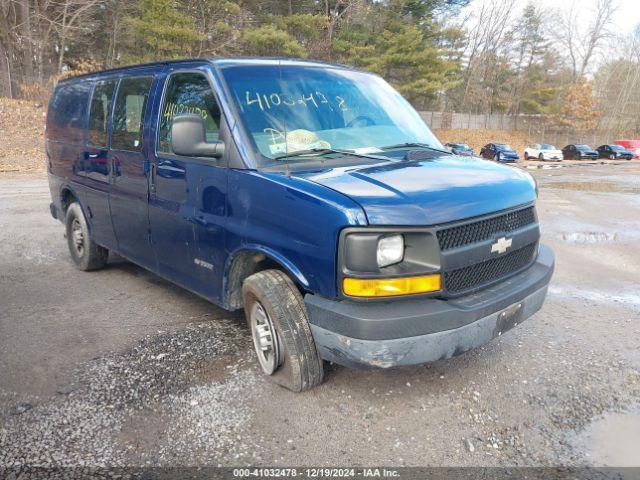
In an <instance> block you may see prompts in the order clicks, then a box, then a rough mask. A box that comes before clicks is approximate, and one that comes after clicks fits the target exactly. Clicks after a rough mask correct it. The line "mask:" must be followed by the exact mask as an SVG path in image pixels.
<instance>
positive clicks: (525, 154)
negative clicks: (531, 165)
mask: <svg viewBox="0 0 640 480" xmlns="http://www.w3.org/2000/svg"><path fill="white" fill-rule="evenodd" d="M524 159H525V160H529V154H528V153H527V152H524Z"/></svg>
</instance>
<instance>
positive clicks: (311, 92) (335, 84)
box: [222, 65, 443, 166]
mask: <svg viewBox="0 0 640 480" xmlns="http://www.w3.org/2000/svg"><path fill="white" fill-rule="evenodd" d="M222 73H223V76H224V78H225V80H226V82H227V85H228V86H229V90H230V91H231V95H232V97H233V100H234V101H235V103H236V106H237V110H238V112H239V115H240V117H241V120H242V122H243V123H244V126H245V128H246V129H247V131H248V132H249V133H250V134H251V136H252V137H253V140H254V141H255V143H256V146H257V148H258V149H259V151H260V153H261V154H262V155H263V166H265V165H272V164H275V163H278V162H280V161H283V160H285V158H282V156H283V155H285V154H291V153H295V152H298V151H307V152H308V151H309V150H314V149H318V150H319V151H320V150H321V149H325V150H324V152H325V153H326V149H336V150H352V151H355V152H357V153H376V152H382V150H381V147H385V146H389V145H398V144H404V143H419V144H425V145H428V146H431V147H434V148H439V149H442V148H443V146H442V144H441V143H440V141H439V140H438V139H437V138H436V137H435V135H434V134H433V133H432V132H431V130H429V127H427V126H426V125H425V123H424V122H423V121H422V119H421V118H420V115H418V113H417V112H416V111H415V110H414V109H413V107H411V105H409V103H408V102H407V101H406V100H405V99H404V98H403V97H402V96H401V95H400V94H399V93H398V92H396V91H395V90H394V89H393V88H392V87H391V86H389V84H387V83H386V82H385V81H384V80H382V79H381V78H380V77H378V76H375V75H371V74H367V73H362V72H355V71H352V70H347V69H341V68H333V67H316V66H291V65H288V66H273V65H251V66H238V67H227V68H224V69H223V70H222ZM314 155H316V154H314V153H308V154H307V155H302V156H299V157H287V158H286V160H288V161H292V160H295V161H304V160H313V156H314ZM277 157H281V158H280V159H278V158H277ZM327 161H330V160H329V159H327Z"/></svg>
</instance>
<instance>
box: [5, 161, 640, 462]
mask: <svg viewBox="0 0 640 480" xmlns="http://www.w3.org/2000/svg"><path fill="white" fill-rule="evenodd" d="M532 173H533V174H534V175H535V176H536V178H537V179H538V181H539V184H540V199H539V207H538V211H539V215H540V218H541V224H542V230H543V239H544V242H546V243H547V244H549V245H551V246H552V248H553V249H554V250H555V252H556V254H557V269H556V274H555V276H554V278H553V281H552V285H551V287H550V291H549V296H548V299H547V302H546V304H545V306H544V307H543V309H542V310H541V311H540V312H539V313H537V314H536V315H535V316H534V317H532V318H531V319H529V320H527V321H526V322H524V323H523V324H522V325H520V326H518V327H517V328H515V329H514V330H511V331H510V332H508V333H507V334H505V335H503V336H502V337H500V338H498V339H496V340H494V341H493V342H491V343H490V344H488V345H486V346H485V347H484V348H481V349H478V350H475V351H471V352H467V353H466V354H463V355H461V356H459V357H456V358H453V359H450V360H446V361H439V362H435V363H431V364H427V365H423V366H417V367H411V368H396V369H391V370H385V371H353V370H349V369H346V368H342V367H337V366H332V367H330V368H329V369H328V372H327V375H326V381H325V383H324V384H323V385H321V386H320V387H319V388H317V389H315V390H313V391H310V392H307V393H303V394H293V393H291V392H289V391H286V390H284V389H282V388H280V387H277V386H275V385H272V384H271V383H270V382H269V381H267V380H266V379H265V378H264V377H263V376H262V375H261V373H260V372H259V371H258V368H257V367H256V362H255V361H254V353H253V350H252V347H251V344H250V339H249V335H248V331H247V328H246V326H245V323H244V318H243V316H242V315H239V314H230V313H228V312H225V311H223V310H220V309H218V308H216V307H214V306H213V305H211V304H209V303H207V302H206V301H204V300H202V299H200V298H198V297H196V296H195V295H192V294H190V293H188V292H186V291H184V290H182V289H180V288H179V287H176V286H174V285H172V284H170V283H168V282H166V281H164V280H162V279H160V278H158V277H156V276H155V275H153V274H151V273H148V272H146V271H144V270H142V269H140V268H138V267H136V266H134V265H132V264H130V263H128V262H126V261H124V260H122V259H119V258H112V259H111V261H110V264H109V267H108V268H107V269H105V270H103V271H99V272H92V273H85V272H79V271H78V270H76V269H75V268H74V267H73V265H72V264H71V261H70V259H69V257H68V253H67V247H66V244H65V240H64V239H63V236H62V233H63V229H62V225H61V224H60V223H58V222H57V221H55V220H53V219H52V218H51V217H50V215H49V213H48V203H49V191H48V187H47V183H46V178H45V177H44V176H43V175H42V174H31V175H23V174H11V173H10V174H6V173H5V174H2V175H0V205H2V209H0V302H1V308H0V365H1V366H2V368H0V467H7V466H21V465H59V466H65V465H67V466H77V465H93V466H100V465H107V466H121V465H128V466H145V465H214V466H215V465H248V464H252V465H282V466H293V465H298V466H300V465H317V466H323V465H362V466H365V465H372V464H376V465H388V466H426V465H428V466H516V465H525V466H532V465H535V466H540V465H544V466H546V465H616V466H621V465H636V466H640V453H639V452H640V450H639V449H637V448H633V446H634V445H635V446H636V447H637V445H639V444H640V428H638V425H639V424H640V410H639V408H640V350H639V349H638V345H639V341H638V338H640V295H639V294H638V284H639V283H640V250H639V249H638V248H637V245H638V242H639V240H640V195H639V194H640V162H637V163H636V162H632V163H627V164H622V165H594V166H581V167H576V168H559V169H551V170H537V169H536V170H532Z"/></svg>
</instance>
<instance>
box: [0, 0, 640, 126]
mask: <svg viewBox="0 0 640 480" xmlns="http://www.w3.org/2000/svg"><path fill="white" fill-rule="evenodd" d="M470 1H472V2H473V4H472V5H468V4H469V2H470ZM586 4H589V5H586ZM573 5H574V7H569V8H567V7H565V10H563V11H550V10H544V9H542V8H541V7H539V6H537V4H536V3H534V2H532V3H530V4H529V5H528V6H527V7H526V8H525V9H524V11H519V10H517V9H516V8H515V0H0V50H1V54H0V95H4V96H13V97H26V98H29V97H30V98H34V97H39V96H40V97H42V98H45V97H46V95H47V94H48V92H49V91H50V89H51V86H52V84H53V83H54V82H55V81H56V79H58V78H60V77H61V76H64V75H69V74H73V73H82V72H86V71H91V70H94V69H101V68H108V67H112V66H118V65H126V64H131V63H139V62H145V61H152V60H156V59H166V58H175V57H190V56H234V55H251V56H254V55H257V56H265V55H267V56H286V57H303V58H312V59H319V60H325V61H329V62H339V63H346V64H350V65H355V66H358V67H361V68H363V69H366V70H370V71H374V72H378V73H380V74H382V75H383V76H384V77H385V78H386V79H387V80H389V81H390V82H391V83H392V84H394V85H395V86H396V87H397V88H398V89H399V90H400V91H401V92H402V93H403V94H404V95H405V96H406V97H407V98H408V99H409V100H410V101H411V102H412V103H413V104H414V105H415V106H416V107H417V108H419V109H428V110H446V111H457V112H471V113H507V114H542V115H545V116H546V117H548V118H549V121H550V122H551V123H553V124H554V125H555V126H567V127H570V128H573V129H576V130H588V129H592V128H594V126H595V125H596V124H598V125H600V126H602V125H604V124H603V122H605V121H606V122H608V124H607V127H606V128H610V129H614V130H616V131H624V130H635V131H640V124H639V123H640V120H639V119H638V115H637V113H636V112H637V111H638V107H639V106H640V98H639V97H640V94H639V93H638V91H640V89H639V88H638V87H639V86H640V75H639V74H640V67H639V65H640V47H639V44H640V42H639V41H638V38H639V36H638V35H636V36H633V35H632V36H628V37H626V38H618V39H617V40H616V42H615V43H614V42H612V41H611V40H612V38H613V37H614V35H615V32H613V31H612V30H613V29H612V27H613V25H612V17H613V13H614V11H615V3H614V2H613V1H612V0H586V1H584V2H578V3H576V2H573ZM612 44H615V45H617V48H616V49H615V51H613V52H612V51H611V49H610V48H611V47H610V46H611V45H612ZM606 49H609V50H606ZM605 52H609V54H610V59H607V60H605V61H602V60H601V56H602V55H603V54H604V53H605ZM596 60H598V65H599V67H598V68H597V69H595V70H594V69H593V64H594V63H595V62H596Z"/></svg>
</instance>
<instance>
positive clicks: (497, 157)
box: [493, 154, 500, 162]
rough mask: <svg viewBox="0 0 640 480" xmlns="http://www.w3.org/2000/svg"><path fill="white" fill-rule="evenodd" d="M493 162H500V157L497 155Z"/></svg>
mask: <svg viewBox="0 0 640 480" xmlns="http://www.w3.org/2000/svg"><path fill="white" fill-rule="evenodd" d="M493 161H494V162H499V161H500V157H499V156H498V155H497V154H496V155H494V156H493Z"/></svg>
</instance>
